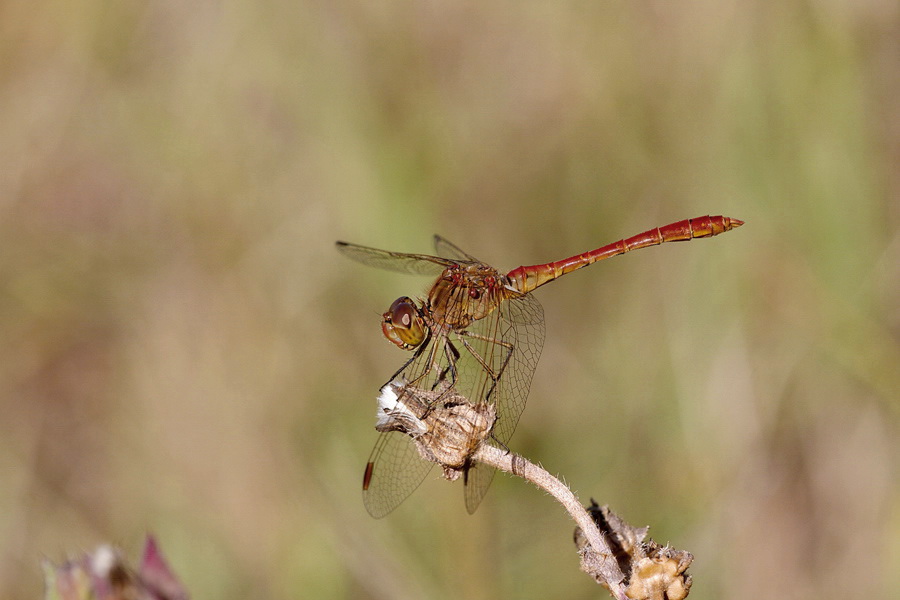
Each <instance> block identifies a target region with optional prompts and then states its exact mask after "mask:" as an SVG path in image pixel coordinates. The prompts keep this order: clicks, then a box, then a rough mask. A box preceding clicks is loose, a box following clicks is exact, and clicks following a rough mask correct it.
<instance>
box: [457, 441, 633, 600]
mask: <svg viewBox="0 0 900 600" xmlns="http://www.w3.org/2000/svg"><path fill="white" fill-rule="evenodd" d="M472 458H473V459H475V460H476V461H478V462H482V463H484V464H486V465H490V466H492V467H494V468H495V469H500V470H501V471H506V472H507V473H511V474H513V475H516V476H518V477H522V478H523V479H526V480H527V481H530V482H531V483H533V484H534V485H536V486H537V487H539V488H541V489H542V490H544V491H546V492H547V493H548V494H550V495H551V496H553V497H554V498H556V499H557V500H558V501H559V503H560V504H562V505H563V507H565V509H566V510H567V511H568V512H569V514H570V515H571V516H572V518H573V519H574V520H575V522H576V523H577V524H578V526H579V527H581V531H582V532H583V533H584V535H585V537H586V538H587V540H588V542H590V544H591V546H593V548H594V550H595V551H596V552H597V554H598V555H599V556H602V557H603V564H602V567H601V569H600V575H601V576H602V577H603V580H604V582H605V583H606V586H607V587H608V588H609V590H610V592H611V593H612V595H613V596H614V597H615V598H616V599H617V600H627V597H626V596H625V585H624V583H623V582H624V580H625V576H624V575H623V574H622V570H621V569H620V568H619V564H618V563H617V562H616V559H615V558H614V556H613V553H612V551H611V550H610V548H609V545H608V544H607V543H606V540H604V539H603V536H601V535H600V529H599V528H598V527H597V524H596V523H595V522H594V520H593V519H592V518H591V516H590V515H589V514H588V512H587V510H585V508H584V506H582V505H581V502H579V501H578V498H577V497H576V496H575V494H573V493H572V491H571V490H570V489H569V488H568V487H566V485H565V484H564V483H563V482H561V481H560V480H559V479H557V478H556V477H554V476H553V475H551V474H550V473H548V472H547V471H545V470H544V469H543V468H541V467H539V466H538V465H536V464H534V463H532V462H531V461H529V460H528V459H526V458H524V457H522V456H520V455H518V454H514V453H512V452H509V451H507V450H501V449H499V448H495V447H493V446H491V445H489V444H481V446H479V448H478V450H477V451H476V452H475V454H474V455H473V456H472Z"/></svg>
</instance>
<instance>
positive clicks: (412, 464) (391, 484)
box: [363, 431, 434, 519]
mask: <svg viewBox="0 0 900 600" xmlns="http://www.w3.org/2000/svg"><path fill="white" fill-rule="evenodd" d="M432 466H434V463H430V462H428V461H426V460H424V459H423V458H422V457H421V456H419V452H418V450H416V447H415V445H414V444H413V442H412V440H411V439H409V438H408V437H407V436H406V435H404V434H402V433H399V432H396V431H392V432H389V433H382V434H381V436H380V437H379V438H378V441H377V442H376V443H375V448H373V449H372V454H371V456H370V457H369V464H368V466H367V467H366V474H367V482H364V483H363V488H364V489H363V504H365V505H366V510H367V511H369V514H370V515H372V516H373V517H375V518H376V519H380V518H381V517H383V516H385V515H387V514H388V513H390V512H391V511H392V510H394V509H395V508H397V507H398V506H400V504H401V503H402V502H403V501H404V500H406V499H407V498H408V497H409V495H410V494H412V493H413V492H414V491H415V490H416V488H417V487H419V485H420V484H421V483H422V481H423V480H424V479H425V476H426V475H428V472H429V471H430V470H431V467H432ZM369 468H371V469H372V470H371V473H370V472H369ZM366 483H368V486H366Z"/></svg>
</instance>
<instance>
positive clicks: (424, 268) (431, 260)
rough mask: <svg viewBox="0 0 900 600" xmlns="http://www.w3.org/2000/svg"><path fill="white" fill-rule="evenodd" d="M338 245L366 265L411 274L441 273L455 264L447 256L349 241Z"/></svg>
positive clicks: (348, 254) (345, 253)
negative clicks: (412, 252) (401, 250)
mask: <svg viewBox="0 0 900 600" xmlns="http://www.w3.org/2000/svg"><path fill="white" fill-rule="evenodd" d="M336 246H337V249H338V251H339V252H340V253H341V254H343V255H344V256H347V257H349V258H352V259H353V260H355V261H357V262H361V263H362V264H364V265H368V266H370V267H378V268H379V269H387V270H388V271H396V272H398V273H407V274H411V275H439V274H440V273H441V271H443V270H444V269H446V268H447V267H450V266H453V264H454V262H453V261H452V260H449V259H447V258H441V257H440V256H430V255H428V254H406V253H404V252H390V251H388V250H379V249H377V248H369V247H368V246H359V245H357V244H351V243H349V242H336Z"/></svg>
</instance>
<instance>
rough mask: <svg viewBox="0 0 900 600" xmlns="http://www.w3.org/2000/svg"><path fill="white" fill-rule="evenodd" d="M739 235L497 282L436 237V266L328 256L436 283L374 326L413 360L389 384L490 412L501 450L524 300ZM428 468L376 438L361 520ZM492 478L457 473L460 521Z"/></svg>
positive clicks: (527, 368)
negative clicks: (607, 270) (581, 276)
mask: <svg viewBox="0 0 900 600" xmlns="http://www.w3.org/2000/svg"><path fill="white" fill-rule="evenodd" d="M741 225H743V221H739V220H737V219H732V218H730V217H723V216H715V217H711V216H706V217H699V218H696V219H686V220H684V221H678V222H677V223H672V224H670V225H666V226H664V227H656V228H654V229H650V230H648V231H645V232H643V233H640V234H638V235H635V236H633V237H630V238H627V239H622V240H619V241H618V242H615V243H612V244H609V245H607V246H603V247H602V248H597V249H596V250H592V251H590V252H586V253H584V254H578V255H576V256H572V257H569V258H565V259H563V260H559V261H556V262H551V263H546V264H542V265H534V266H530V267H519V268H517V269H513V270H512V271H510V272H509V273H506V274H504V273H502V272H500V271H498V270H497V269H495V268H493V267H491V266H489V265H487V264H485V263H483V262H481V261H480V260H478V259H477V258H475V257H474V256H472V255H470V254H467V253H466V252H463V251H462V250H460V249H459V248H458V247H456V246H455V245H453V244H452V243H450V242H449V241H447V240H445V239H444V238H442V237H440V236H435V237H434V243H435V249H436V251H437V256H430V255H427V254H405V253H402V252H389V251H386V250H377V249H375V248H367V247H365V246H358V245H356V244H349V243H347V242H337V247H338V250H340V251H341V252H342V253H344V254H345V255H347V256H349V257H350V258H352V259H354V260H357V261H359V262H361V263H364V264H367V265H370V266H374V267H380V268H383V269H389V270H391V271H399V272H402V273H410V274H415V275H430V276H437V280H436V281H435V282H434V284H433V285H432V286H431V288H430V290H429V291H428V295H427V297H425V298H423V299H419V300H413V299H411V298H409V297H406V296H403V297H401V298H398V299H397V300H395V301H394V303H393V304H391V307H390V308H389V309H388V311H387V312H385V313H384V315H383V316H382V324H381V328H382V331H383V333H384V335H385V337H386V338H387V339H388V340H389V341H391V342H392V343H394V344H396V345H397V346H399V347H400V348H403V349H405V350H411V351H412V352H413V354H412V357H411V358H410V359H409V360H408V361H406V363H405V364H404V365H403V366H402V367H401V368H400V369H399V370H398V371H397V372H396V373H395V374H394V375H393V376H392V377H391V379H390V380H389V381H394V380H398V378H399V380H401V381H404V382H406V383H409V384H410V385H415V386H416V387H418V388H420V389H437V388H438V387H439V386H442V387H444V388H448V387H450V386H453V387H455V389H456V391H457V392H458V393H460V394H461V395H463V396H465V397H466V398H468V399H469V400H470V401H471V402H473V403H479V402H491V403H493V404H494V406H495V408H496V411H497V422H496V424H495V426H494V429H493V432H492V437H493V438H494V439H495V440H496V441H497V442H498V443H500V444H503V445H505V444H506V443H507V442H508V441H509V439H510V437H512V434H513V431H515V429H516V425H517V423H518V422H519V417H520V416H521V414H522V411H523V410H524V408H525V401H526V399H527V397H528V389H529V387H530V386H531V378H532V375H533V374H534V370H535V367H536V366H537V361H538V357H539V356H540V353H541V347H542V346H543V343H544V311H543V309H542V308H541V305H540V303H539V302H538V301H537V300H536V299H535V298H534V297H533V296H532V295H531V294H530V292H532V291H533V290H535V289H537V288H538V287H540V286H542V285H544V284H545V283H550V282H551V281H553V280H555V279H557V278H559V277H561V276H563V275H565V274H566V273H570V272H572V271H575V270H576V269H580V268H582V267H586V266H587V265H590V264H593V263H595V262H597V261H600V260H603V259H606V258H610V257H612V256H617V255H619V254H624V253H625V252H628V251H630V250H636V249H638V248H645V247H647V246H655V245H657V244H662V243H663V242H676V241H687V240H691V239H694V238H704V237H711V236H714V235H718V234H720V233H724V232H726V231H729V230H731V229H734V228H735V227H740V226H741ZM448 384H449V385H448ZM431 467H432V463H430V462H426V461H424V460H422V459H421V458H420V457H419V454H418V452H417V450H416V448H415V445H414V444H413V443H412V442H411V441H410V440H409V439H408V438H407V437H406V436H405V435H402V434H399V433H396V432H389V433H382V434H381V437H379V438H378V441H377V442H376V444H375V448H374V449H373V450H372V454H371V455H370V456H369V461H368V463H367V464H366V471H365V475H364V477H363V501H364V503H365V505H366V509H367V510H368V511H369V514H371V515H372V516H373V517H375V518H380V517H383V516H385V515H387V514H388V513H389V512H391V511H392V510H394V509H395V508H396V507H397V506H398V505H400V503H401V502H403V501H404V500H405V499H406V498H407V497H408V496H409V495H410V494H411V493H412V492H413V491H414V490H415V489H416V488H417V487H418V486H419V484H420V483H421V482H422V480H424V479H425V476H426V475H427V474H428V472H429V470H430V469H431ZM493 476H494V470H493V469H492V468H491V467H487V466H485V465H480V464H477V463H475V464H473V465H470V466H469V467H468V468H466V469H465V477H464V480H465V499H466V508H467V509H468V511H469V513H473V512H475V509H476V508H478V505H479V503H481V499H482V498H483V497H484V494H485V493H486V492H487V489H488V486H490V483H491V480H492V479H493Z"/></svg>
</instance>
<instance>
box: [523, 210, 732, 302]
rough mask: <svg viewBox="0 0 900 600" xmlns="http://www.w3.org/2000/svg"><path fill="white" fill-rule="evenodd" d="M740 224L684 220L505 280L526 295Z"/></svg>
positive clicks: (719, 218) (728, 220)
mask: <svg viewBox="0 0 900 600" xmlns="http://www.w3.org/2000/svg"><path fill="white" fill-rule="evenodd" d="M743 224H744V222H743V221H739V220H737V219H732V218H731V217H723V216H722V215H717V216H714V217H711V216H705V217H697V218H695V219H685V220H683V221H678V222H676V223H670V224H669V225H664V226H662V227H654V228H653V229H648V230H647V231H645V232H643V233H639V234H637V235H635V236H632V237H630V238H625V239H621V240H619V241H618V242H613V243H612V244H607V245H606V246H603V247H601V248H597V249H596V250H591V251H590V252H585V253H584V254H578V255H575V256H570V257H569V258H564V259H562V260H558V261H556V262H551V263H546V264H543V265H532V266H529V267H519V268H517V269H513V270H512V271H510V272H509V274H508V275H507V277H508V278H509V280H510V282H511V284H512V287H514V288H515V289H516V290H518V291H519V292H521V293H523V294H525V293H528V292H530V291H532V290H534V289H535V288H537V287H540V286H542V285H544V284H545V283H550V282H551V281H553V280H554V279H557V278H559V277H562V276H563V275H565V274H566V273H571V272H572V271H575V270H577V269H580V268H582V267H586V266H588V265H591V264H594V263H595V262H598V261H601V260H603V259H605V258H610V257H613V256H618V255H619V254H625V253H626V252H630V251H631V250H637V249H639V248H646V247H648V246H658V245H659V244H662V243H664V242H686V241H688V240H692V239H694V238H705V237H712V236H714V235H719V234H720V233H725V232H726V231H729V230H731V229H734V228H735V227H740V226H741V225H743Z"/></svg>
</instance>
